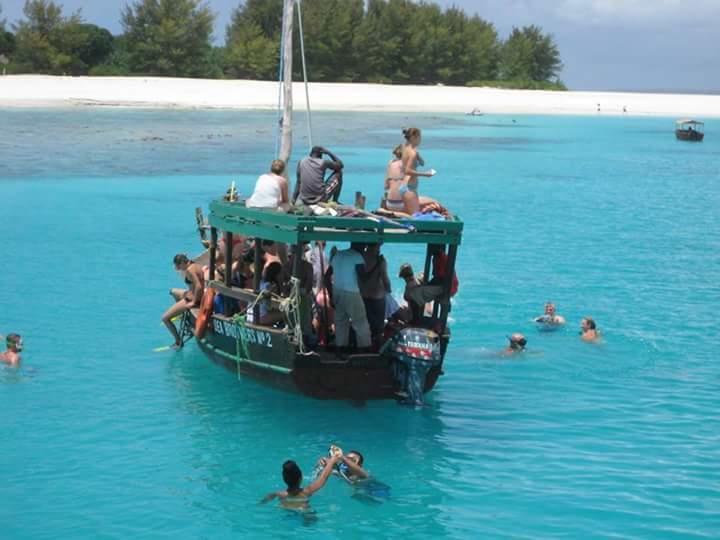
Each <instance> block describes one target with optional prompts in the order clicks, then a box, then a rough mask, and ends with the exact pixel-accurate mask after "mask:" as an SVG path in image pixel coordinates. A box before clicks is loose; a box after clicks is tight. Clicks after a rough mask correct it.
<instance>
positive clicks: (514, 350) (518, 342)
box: [502, 333, 527, 356]
mask: <svg viewBox="0 0 720 540" xmlns="http://www.w3.org/2000/svg"><path fill="white" fill-rule="evenodd" d="M508 341H509V343H508V346H507V348H506V349H505V350H503V352H502V354H503V356H510V355H513V354H518V353H521V352H525V346H526V345H527V339H525V336H523V335H522V334H520V333H515V334H513V335H512V336H508Z"/></svg>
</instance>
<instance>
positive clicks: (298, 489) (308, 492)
mask: <svg viewBox="0 0 720 540" xmlns="http://www.w3.org/2000/svg"><path fill="white" fill-rule="evenodd" d="M342 457H343V456H342V453H341V452H338V453H336V454H335V455H334V456H332V457H329V458H328V459H327V460H326V463H325V466H324V468H323V470H322V472H321V473H320V475H319V476H318V477H317V479H316V480H315V481H314V482H313V483H312V484H310V485H309V486H308V487H306V488H303V487H302V486H301V484H302V471H301V470H300V467H298V465H297V463H295V462H294V461H291V460H288V461H286V462H285V463H283V468H282V477H283V480H284V481H285V483H286V484H287V489H284V490H281V491H276V492H274V493H270V494H268V495H266V496H265V497H264V498H263V500H262V501H260V502H261V503H266V502H269V501H272V500H273V499H275V498H278V499H280V504H281V505H282V506H284V507H285V508H292V509H304V508H307V505H308V499H310V497H312V495H313V494H314V493H315V492H317V491H320V490H321V489H322V488H323V487H324V486H325V483H326V482H327V479H328V478H329V477H330V475H331V474H332V472H333V469H334V468H335V465H337V464H338V462H340V461H341V460H342Z"/></svg>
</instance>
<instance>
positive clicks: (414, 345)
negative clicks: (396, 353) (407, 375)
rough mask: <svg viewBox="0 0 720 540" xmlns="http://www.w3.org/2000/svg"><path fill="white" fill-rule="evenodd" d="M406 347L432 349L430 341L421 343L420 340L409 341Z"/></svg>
mask: <svg viewBox="0 0 720 540" xmlns="http://www.w3.org/2000/svg"><path fill="white" fill-rule="evenodd" d="M406 347H409V348H411V349H426V350H428V351H429V350H431V349H432V345H431V344H430V343H421V342H420V341H408V342H407V344H406Z"/></svg>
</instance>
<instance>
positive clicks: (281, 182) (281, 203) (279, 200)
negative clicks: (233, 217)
mask: <svg viewBox="0 0 720 540" xmlns="http://www.w3.org/2000/svg"><path fill="white" fill-rule="evenodd" d="M284 170H285V162H284V161H282V160H280V159H276V160H274V161H273V162H272V164H271V165H270V172H269V173H265V174H263V175H260V177H258V179H257V182H256V183H255V191H253V194H252V195H251V196H250V198H249V199H248V200H247V201H246V202H245V206H246V207H247V208H272V209H273V210H275V209H277V208H283V209H285V208H287V206H288V181H287V180H286V179H285V178H284V177H283V176H282V173H283V171H284Z"/></svg>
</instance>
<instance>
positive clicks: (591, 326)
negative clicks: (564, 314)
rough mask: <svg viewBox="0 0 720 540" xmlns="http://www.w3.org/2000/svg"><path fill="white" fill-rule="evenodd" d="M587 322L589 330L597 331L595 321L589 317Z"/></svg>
mask: <svg viewBox="0 0 720 540" xmlns="http://www.w3.org/2000/svg"><path fill="white" fill-rule="evenodd" d="M585 322H586V323H587V326H588V328H589V329H590V330H595V329H596V324H595V321H594V320H593V319H591V318H590V317H587V318H586V319H585Z"/></svg>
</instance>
